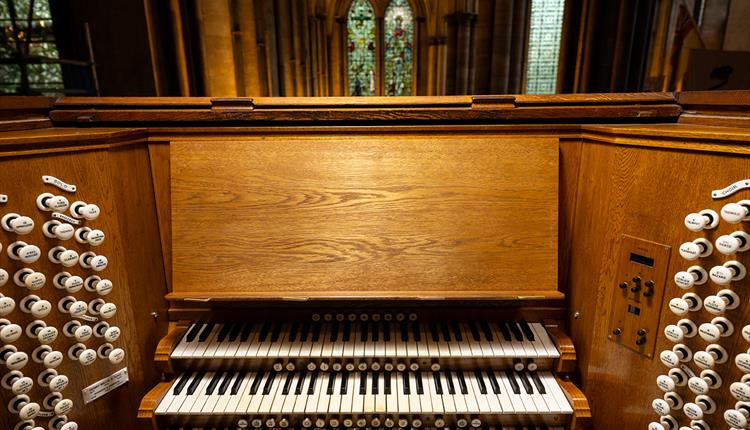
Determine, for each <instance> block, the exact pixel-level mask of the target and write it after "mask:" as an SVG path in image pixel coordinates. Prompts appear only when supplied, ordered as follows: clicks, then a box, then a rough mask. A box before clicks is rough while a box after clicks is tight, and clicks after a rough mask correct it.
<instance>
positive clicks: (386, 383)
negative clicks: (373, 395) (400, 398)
mask: <svg viewBox="0 0 750 430" xmlns="http://www.w3.org/2000/svg"><path fill="white" fill-rule="evenodd" d="M391 375H392V374H391V372H385V373H384V374H383V394H385V395H390V394H391Z"/></svg>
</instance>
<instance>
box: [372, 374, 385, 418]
mask: <svg viewBox="0 0 750 430" xmlns="http://www.w3.org/2000/svg"><path fill="white" fill-rule="evenodd" d="M385 378H386V373H383V372H381V373H380V374H379V377H378V394H377V395H376V396H375V409H374V412H375V413H379V414H382V413H385V412H387V411H388V406H387V405H388V403H387V399H386V395H385Z"/></svg>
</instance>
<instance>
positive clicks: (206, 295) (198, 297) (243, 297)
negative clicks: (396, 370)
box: [166, 290, 565, 303]
mask: <svg viewBox="0 0 750 430" xmlns="http://www.w3.org/2000/svg"><path fill="white" fill-rule="evenodd" d="M563 298H565V294H564V293H561V292H559V291H556V290H538V291H524V292H523V294H519V293H518V292H517V291H489V292H484V291H436V292H430V293H428V294H425V295H422V296H416V295H413V294H412V295H405V294H404V292H403V291H377V292H371V293H370V292H366V291H362V292H359V293H357V294H352V295H347V294H344V293H342V292H338V291H306V292H305V294H304V295H301V294H300V293H299V292H298V291H294V292H289V293H288V294H285V293H284V292H280V291H269V292H265V293H264V292H253V293H247V294H241V293H240V294H238V293H228V292H226V291H216V292H213V293H211V292H201V293H190V292H181V293H174V292H172V293H169V294H167V295H166V299H167V300H169V301H186V302H197V303H209V302H234V301H265V300H273V301H276V300H281V301H291V302H309V301H317V300H320V301H332V300H355V301H356V300H396V301H399V300H437V301H440V300H498V301H506V300H557V299H563Z"/></svg>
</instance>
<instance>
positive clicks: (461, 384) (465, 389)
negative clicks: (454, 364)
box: [456, 370, 469, 394]
mask: <svg viewBox="0 0 750 430" xmlns="http://www.w3.org/2000/svg"><path fill="white" fill-rule="evenodd" d="M456 376H457V379H458V387H459V388H460V389H461V394H469V387H467V386H466V380H465V379H464V372H462V371H460V370H459V371H458V372H456Z"/></svg>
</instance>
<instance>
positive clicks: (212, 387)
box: [206, 372, 224, 396]
mask: <svg viewBox="0 0 750 430" xmlns="http://www.w3.org/2000/svg"><path fill="white" fill-rule="evenodd" d="M222 375H224V373H222V372H216V373H214V376H213V377H212V378H211V381H210V382H209V383H208V385H206V395H207V396H210V395H211V394H213V393H214V390H215V389H216V386H217V385H219V380H220V379H221V377H222Z"/></svg>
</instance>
